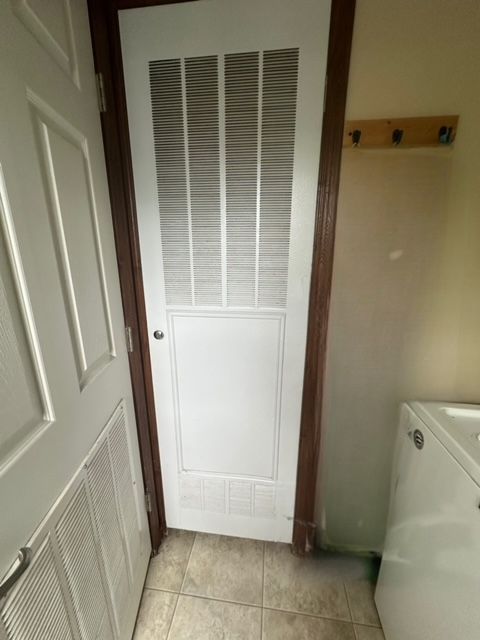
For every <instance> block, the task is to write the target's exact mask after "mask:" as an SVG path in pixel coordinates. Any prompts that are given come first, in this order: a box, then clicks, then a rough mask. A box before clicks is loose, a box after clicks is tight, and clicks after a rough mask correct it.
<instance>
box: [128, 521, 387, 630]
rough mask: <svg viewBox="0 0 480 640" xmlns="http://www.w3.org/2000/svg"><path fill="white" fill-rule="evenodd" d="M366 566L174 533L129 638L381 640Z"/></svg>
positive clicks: (155, 565) (370, 569) (279, 547)
mask: <svg viewBox="0 0 480 640" xmlns="http://www.w3.org/2000/svg"><path fill="white" fill-rule="evenodd" d="M375 574H376V572H375V567H374V565H373V563H372V561H370V560H365V559H359V558H352V557H347V556H341V555H334V554H327V553H319V554H318V555H316V556H315V557H313V558H309V559H307V560H305V559H301V558H296V557H295V556H293V555H292V554H291V553H290V547H289V546H288V545H286V544H278V543H270V542H266V543H263V542H258V541H256V540H244V539H240V538H227V537H224V536H217V535H208V534H204V533H197V534H195V533H192V532H188V531H178V530H171V531H170V533H169V536H168V537H167V538H166V541H165V542H164V543H163V545H162V547H161V550H160V553H159V554H158V556H156V557H155V558H153V559H152V561H151V564H150V569H149V572H148V575H147V580H146V583H145V590H144V594H143V598H142V604H141V607H140V612H139V615H138V620H137V627H136V630H135V635H134V640H167V639H168V640H252V639H255V640H384V636H383V633H382V630H381V629H380V622H379V619H378V615H377V611H376V609H375V604H374V602H373V588H374V581H375Z"/></svg>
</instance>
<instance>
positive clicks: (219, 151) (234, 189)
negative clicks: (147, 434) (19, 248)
mask: <svg viewBox="0 0 480 640" xmlns="http://www.w3.org/2000/svg"><path fill="white" fill-rule="evenodd" d="M329 11H330V2H329V1H328V0H325V1H324V2H318V3H313V2H309V1H307V0H305V1H303V2H301V3H295V6H294V4H293V3H291V2H289V1H287V0H264V1H263V2H261V3H256V2H253V1H250V0H249V1H248V2H244V3H241V6H240V4H239V3H236V2H233V1H232V0H227V1H226V2H220V1H218V0H215V1H212V2H208V3H207V2H198V3H188V4H186V5H183V6H181V5H176V6H165V7H163V6H162V7H151V8H145V9H141V10H136V11H125V12H120V27H121V38H122V51H123V62H124V71H125V79H126V90H127V103H128V111H129V124H130V136H131V143H132V154H133V168H134V179H135V192H136V198H137V212H138V222H139V231H140V242H141V251H142V264H143V273H144V279H145V290H146V297H147V315H148V322H149V331H150V334H151V336H152V344H151V350H152V360H153V374H154V386H155V398H156V408H157V416H158V424H159V437H160V449H161V451H160V452H161V455H162V469H163V476H164V487H165V502H166V511H167V521H168V523H169V524H170V526H176V527H181V528H187V529H197V530H201V531H211V532H216V533H225V534H230V535H242V536H247V537H259V538H264V539H280V540H284V541H289V540H290V538H291V529H292V520H293V505H294V489H295V480H296V462H297V451H298V435H299V426H300V407H301V390H302V380H303V366H304V355H305V338H306V321H307V309H308V293H309V282H310V268H311V255H312V244H313V222H314V213H315V198H316V188H317V174H318V162H319V153H320V134H321V111H322V109H321V105H322V103H323V85H324V73H325V63H326V52H327V40H328V27H329ZM193 25H195V27H194V26H193ZM179 32H181V33H183V34H184V35H185V37H184V38H181V39H179V38H177V37H176V36H175V35H174V34H178V33H179ZM139 34H142V37H141V39H140V38H139ZM156 329H161V330H162V331H163V332H164V334H165V336H164V338H163V339H162V340H160V341H157V340H155V339H154V338H153V334H154V331H155V330H156Z"/></svg>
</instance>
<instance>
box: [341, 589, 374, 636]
mask: <svg viewBox="0 0 480 640" xmlns="http://www.w3.org/2000/svg"><path fill="white" fill-rule="evenodd" d="M345 587H346V589H347V597H348V603H349V605H350V612H351V614H352V620H353V622H358V623H360V624H367V625H374V626H377V627H379V626H380V619H379V617H378V613H377V608H376V606H375V602H374V599H373V595H374V593H375V585H374V584H372V583H371V582H370V581H368V580H347V581H346V582H345Z"/></svg>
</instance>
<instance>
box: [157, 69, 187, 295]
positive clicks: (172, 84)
mask: <svg viewBox="0 0 480 640" xmlns="http://www.w3.org/2000/svg"><path fill="white" fill-rule="evenodd" d="M150 91H151V99H152V117H153V136H154V145H155V162H156V167H157V193H158V207H159V211H160V229H161V233H162V253H163V269H164V277H165V288H166V297H167V304H192V282H191V264H190V225H189V205H188V196H187V172H186V157H185V136H184V123H183V99H182V72H181V65H180V60H162V61H159V62H151V63H150Z"/></svg>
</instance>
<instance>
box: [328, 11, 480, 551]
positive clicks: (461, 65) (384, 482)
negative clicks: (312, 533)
mask: <svg viewBox="0 0 480 640" xmlns="http://www.w3.org/2000/svg"><path fill="white" fill-rule="evenodd" d="M432 16H435V20H433V19H432ZM479 32H480V5H478V3H477V1H476V0H464V2H462V3H461V4H459V3H458V2H455V1H454V0H441V1H440V2H438V0H426V1H425V2H423V3H421V6H420V5H419V3H418V2H416V1H415V0H405V1H402V2H401V3H400V2H398V1H394V0H388V1H387V2H385V0H358V2H357V18H356V25H355V33H354V43H353V53H352V67H351V76H350V88H349V102H348V106H347V117H348V118H374V117H378V118H382V117H401V116H405V117H407V116H423V115H437V114H442V113H444V114H448V113H451V114H455V113H459V114H460V127H459V132H458V136H457V141H456V143H455V146H454V148H453V149H451V150H449V149H438V150H401V149H392V150H386V151H366V150H364V151H362V150H361V149H352V150H348V149H347V150H345V152H344V154H343V164H342V178H341V185H340V199H339V208H338V222H337V237H336V245H335V261H334V278H333V289H332V301H331V310H330V325H329V339H328V353H327V376H326V388H325V399H324V402H325V404H324V415H323V438H324V442H323V448H322V456H323V464H322V465H321V468H320V476H319V487H318V491H317V496H318V505H317V524H318V527H319V530H320V535H319V537H320V538H321V541H322V544H326V545H331V546H335V547H340V548H349V549H352V550H365V551H366V550H375V551H380V550H381V548H382V544H383V536H384V531H385V520H386V513H387V508H388V497H389V483H390V465H391V457H392V453H393V443H394V436H395V432H396V427H397V416H398V407H399V404H400V402H402V401H405V400H409V399H419V398H420V399H440V400H452V401H454V400H456V401H472V402H475V401H477V402H480V295H478V294H477V293H476V292H477V291H478V288H479V282H480V251H478V240H477V239H478V238H479V237H480V178H479V176H480V153H478V149H479V148H480V121H479V120H478V118H479V114H480V87H479V85H478V82H477V81H475V80H474V79H475V78H476V76H477V74H478V69H477V64H478V60H480V42H479V40H480V39H478V36H477V34H478V33H479Z"/></svg>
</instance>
